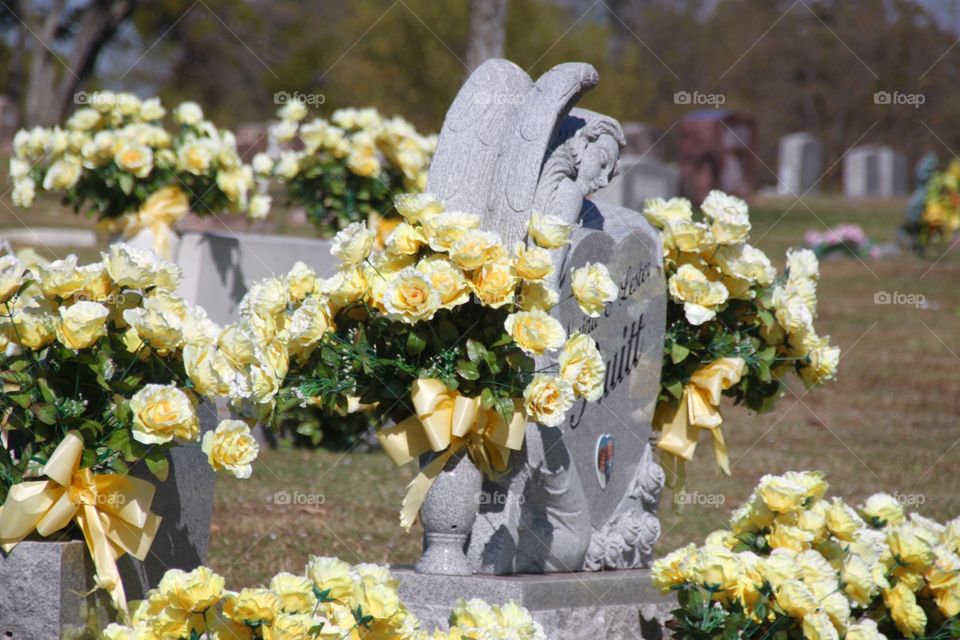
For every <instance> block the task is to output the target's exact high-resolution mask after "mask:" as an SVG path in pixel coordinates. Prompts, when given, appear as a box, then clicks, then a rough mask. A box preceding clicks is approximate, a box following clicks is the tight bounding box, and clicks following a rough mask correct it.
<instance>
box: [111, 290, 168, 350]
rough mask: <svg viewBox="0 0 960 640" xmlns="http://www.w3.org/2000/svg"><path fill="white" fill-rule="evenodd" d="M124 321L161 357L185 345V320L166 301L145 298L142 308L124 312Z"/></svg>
mask: <svg viewBox="0 0 960 640" xmlns="http://www.w3.org/2000/svg"><path fill="white" fill-rule="evenodd" d="M123 320H124V322H126V323H127V324H128V325H130V327H132V328H133V329H134V331H136V332H137V336H139V338H140V339H141V340H142V341H143V342H145V343H147V344H148V345H149V346H150V347H151V348H152V349H154V350H155V351H156V352H157V353H159V354H160V355H166V354H168V353H171V352H172V351H175V350H176V349H178V348H179V347H180V346H181V345H182V344H183V320H182V318H181V316H180V315H179V314H178V313H177V312H176V309H175V308H174V307H172V306H171V305H169V304H168V303H167V302H166V301H164V300H151V299H150V298H145V299H144V300H143V306H142V307H137V308H135V309H126V310H124V312H123Z"/></svg>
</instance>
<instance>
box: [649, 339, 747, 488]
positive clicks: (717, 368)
mask: <svg viewBox="0 0 960 640" xmlns="http://www.w3.org/2000/svg"><path fill="white" fill-rule="evenodd" d="M746 370H747V365H746V363H745V362H744V361H743V359H742V358H720V359H718V360H715V361H713V362H711V363H710V364H708V365H707V366H705V367H703V368H702V369H699V370H698V371H696V372H695V373H694V374H693V375H692V376H691V377H690V382H689V383H687V385H686V386H685V387H684V388H683V394H682V396H681V398H680V402H679V403H672V402H671V403H664V404H661V405H659V406H658V407H657V410H656V413H655V414H654V418H653V424H654V428H655V429H657V430H659V431H660V439H659V440H658V441H657V447H659V448H660V450H661V451H663V452H664V453H665V454H667V455H666V456H665V457H666V460H664V462H665V463H667V465H666V466H668V469H667V471H668V473H667V484H668V485H669V486H671V487H672V488H675V489H676V488H678V487H682V486H683V484H684V478H685V477H686V468H685V466H684V465H685V461H688V460H693V454H694V452H695V451H696V449H697V440H698V439H699V438H700V430H701V429H709V430H710V435H711V436H713V451H714V455H715V457H716V459H717V464H718V465H719V466H720V468H721V469H723V472H724V473H726V474H727V475H730V458H729V455H728V453H727V444H726V442H725V441H724V439H723V431H721V429H720V425H721V424H722V423H723V417H722V416H721V415H720V408H719V407H720V398H721V394H722V392H723V391H724V390H725V389H729V388H730V387H732V386H733V385H735V384H737V383H738V382H740V378H741V377H743V374H744V373H746Z"/></svg>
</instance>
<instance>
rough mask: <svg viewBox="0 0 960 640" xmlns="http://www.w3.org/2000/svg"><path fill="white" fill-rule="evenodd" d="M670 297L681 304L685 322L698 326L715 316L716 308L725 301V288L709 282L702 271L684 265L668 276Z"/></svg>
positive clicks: (719, 283) (718, 283) (721, 284)
mask: <svg viewBox="0 0 960 640" xmlns="http://www.w3.org/2000/svg"><path fill="white" fill-rule="evenodd" d="M669 290H670V295H671V296H672V297H673V299H674V300H675V301H676V302H682V303H684V304H683V310H684V314H685V315H686V318H687V322H689V323H690V324H692V325H696V326H699V325H701V324H703V323H704V322H707V321H708V320H712V319H713V318H714V317H715V316H716V315H717V307H718V306H720V305H722V304H723V303H725V302H726V301H727V295H728V293H727V288H726V287H724V286H723V283H721V282H711V281H710V280H708V279H707V276H706V275H704V273H703V272H702V271H700V270H699V269H697V268H696V267H695V266H693V265H691V264H684V265H682V266H681V267H680V268H679V269H677V272H676V273H675V274H673V275H672V276H670V283H669Z"/></svg>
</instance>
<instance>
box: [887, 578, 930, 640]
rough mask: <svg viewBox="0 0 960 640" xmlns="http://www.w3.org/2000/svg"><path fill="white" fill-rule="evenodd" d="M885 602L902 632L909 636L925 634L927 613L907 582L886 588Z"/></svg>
mask: <svg viewBox="0 0 960 640" xmlns="http://www.w3.org/2000/svg"><path fill="white" fill-rule="evenodd" d="M883 602H884V604H885V605H886V606H887V609H889V610H890V617H891V618H892V619H893V623H894V624H895V625H897V629H899V630H900V633H902V634H904V635H905V636H906V637H908V638H913V637H915V636H920V635H923V632H924V629H926V626H927V614H926V613H924V611H923V609H922V608H921V607H920V605H918V604H917V597H916V595H914V593H913V591H911V590H910V589H909V588H908V587H907V586H906V585H905V584H903V583H902V582H901V583H898V584H897V585H896V586H894V587H893V588H890V589H884V590H883Z"/></svg>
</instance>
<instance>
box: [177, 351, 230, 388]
mask: <svg viewBox="0 0 960 640" xmlns="http://www.w3.org/2000/svg"><path fill="white" fill-rule="evenodd" d="M183 368H184V371H185V372H186V374H187V376H188V377H189V378H190V381H191V382H193V388H194V389H195V390H196V392H197V393H199V394H200V395H203V396H226V395H227V394H229V393H230V385H231V384H232V383H233V382H234V381H235V380H236V378H237V375H238V372H237V371H236V370H235V369H234V368H233V366H232V365H231V364H230V360H229V359H228V358H227V356H226V354H225V353H224V352H222V351H221V350H219V349H217V348H216V347H215V346H213V345H197V344H187V345H185V346H184V347H183Z"/></svg>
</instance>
